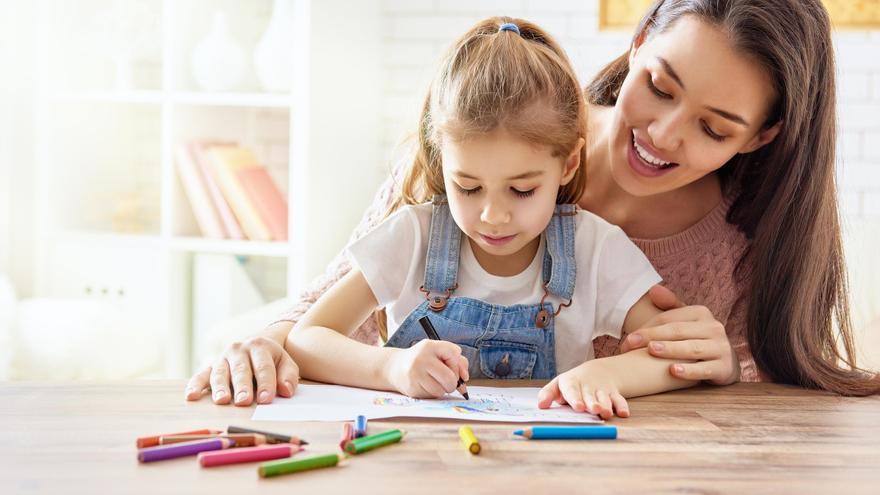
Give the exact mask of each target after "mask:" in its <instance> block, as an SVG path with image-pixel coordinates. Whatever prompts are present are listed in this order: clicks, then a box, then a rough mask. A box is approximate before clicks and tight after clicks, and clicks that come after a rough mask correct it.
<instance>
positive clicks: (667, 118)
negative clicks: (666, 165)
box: [648, 112, 684, 151]
mask: <svg viewBox="0 0 880 495" xmlns="http://www.w3.org/2000/svg"><path fill="white" fill-rule="evenodd" d="M683 128H684V122H683V120H682V119H681V118H680V116H679V115H678V114H677V113H675V112H670V113H668V114H666V115H663V116H661V117H660V118H657V119H655V120H654V121H653V122H652V123H651V124H650V125H649V126H648V136H649V137H650V138H651V144H652V145H653V146H654V147H655V148H657V149H658V150H660V151H676V150H677V149H678V147H679V146H681V135H682V132H681V131H682V129H683Z"/></svg>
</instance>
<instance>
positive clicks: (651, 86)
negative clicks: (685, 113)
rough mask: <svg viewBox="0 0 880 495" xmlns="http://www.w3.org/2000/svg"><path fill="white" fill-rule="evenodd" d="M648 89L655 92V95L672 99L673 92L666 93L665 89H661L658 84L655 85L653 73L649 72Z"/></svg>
mask: <svg viewBox="0 0 880 495" xmlns="http://www.w3.org/2000/svg"><path fill="white" fill-rule="evenodd" d="M648 89H650V90H651V92H653V93H654V94H655V95H657V97H658V98H662V99H664V100H671V99H672V95H671V94H669V93H664V92H663V91H660V90H659V89H658V88H657V86H655V85H654V80H653V79H651V74H648Z"/></svg>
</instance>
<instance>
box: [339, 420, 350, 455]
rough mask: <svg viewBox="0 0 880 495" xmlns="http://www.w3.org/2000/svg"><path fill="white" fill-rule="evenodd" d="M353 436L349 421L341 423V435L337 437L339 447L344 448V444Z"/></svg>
mask: <svg viewBox="0 0 880 495" xmlns="http://www.w3.org/2000/svg"><path fill="white" fill-rule="evenodd" d="M353 438H354V428H352V426H351V423H343V424H342V437H341V438H340V439H339V448H340V449H342V450H345V444H346V443H348V441H349V440H352V439H353Z"/></svg>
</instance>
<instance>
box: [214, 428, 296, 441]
mask: <svg viewBox="0 0 880 495" xmlns="http://www.w3.org/2000/svg"><path fill="white" fill-rule="evenodd" d="M226 432H227V433H257V434H259V435H265V436H266V442H267V443H292V444H294V445H299V446H303V445H308V444H309V442H306V441H305V440H303V439H301V438H298V437H295V436H293V435H284V434H281V433H272V432H270V431H261V430H254V429H253V428H243V427H241V426H230V427H229V428H227V429H226Z"/></svg>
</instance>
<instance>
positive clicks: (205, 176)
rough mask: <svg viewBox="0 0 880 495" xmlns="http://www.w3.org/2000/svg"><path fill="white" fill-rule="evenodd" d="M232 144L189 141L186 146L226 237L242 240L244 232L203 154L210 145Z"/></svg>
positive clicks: (226, 144)
mask: <svg viewBox="0 0 880 495" xmlns="http://www.w3.org/2000/svg"><path fill="white" fill-rule="evenodd" d="M233 144H234V143H228V142H222V143H212V142H191V143H189V145H188V147H189V150H190V152H191V153H192V156H193V158H194V159H195V162H196V165H197V166H198V168H199V171H200V172H201V177H202V180H203V181H204V183H205V188H206V189H207V191H208V196H209V197H210V199H211V203H212V204H213V205H214V209H215V210H216V212H217V214H218V216H219V217H220V221H221V223H222V224H223V229H224V231H225V234H226V237H228V238H230V239H235V240H242V239H244V233H243V232H242V231H241V226H240V225H239V224H238V220H236V219H235V214H233V213H232V209H231V208H230V207H229V203H227V202H226V198H224V197H223V192H222V191H221V190H220V186H219V184H218V179H217V174H216V173H215V171H214V169H213V167H212V166H211V165H210V163H209V159H208V157H207V156H206V155H205V152H206V150H207V148H208V147H210V146H213V145H225V146H231V145H233Z"/></svg>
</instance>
